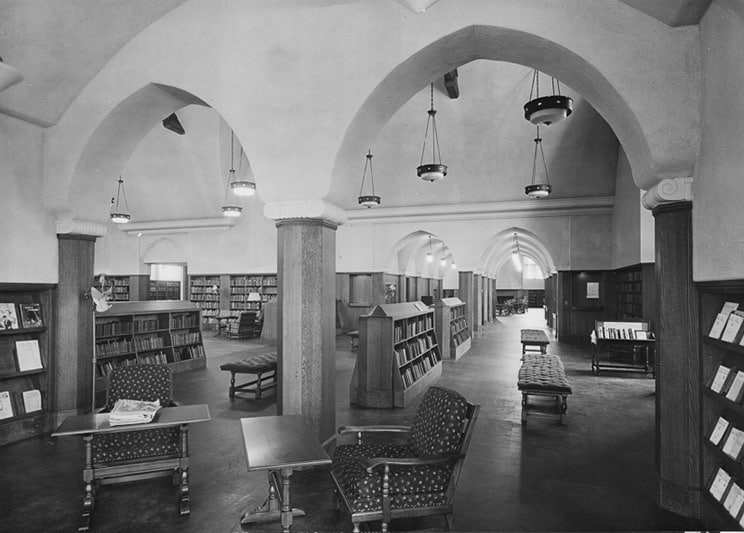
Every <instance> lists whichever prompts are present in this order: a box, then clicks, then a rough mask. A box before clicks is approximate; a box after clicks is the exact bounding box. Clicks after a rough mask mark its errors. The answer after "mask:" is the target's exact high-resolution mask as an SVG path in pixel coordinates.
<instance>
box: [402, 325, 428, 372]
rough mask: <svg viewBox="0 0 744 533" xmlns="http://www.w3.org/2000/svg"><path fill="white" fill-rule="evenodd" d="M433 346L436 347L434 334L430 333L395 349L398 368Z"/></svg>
mask: <svg viewBox="0 0 744 533" xmlns="http://www.w3.org/2000/svg"><path fill="white" fill-rule="evenodd" d="M435 346H437V339H436V337H434V333H433V332H430V333H428V334H427V335H426V336H422V337H418V338H416V339H413V340H411V341H408V342H407V343H406V344H403V345H401V346H398V347H397V348H395V360H396V362H397V363H398V366H403V365H405V364H406V363H408V362H410V361H412V360H413V359H416V358H417V357H419V356H421V355H422V354H424V353H426V352H428V351H429V350H431V349H432V348H434V347H435Z"/></svg>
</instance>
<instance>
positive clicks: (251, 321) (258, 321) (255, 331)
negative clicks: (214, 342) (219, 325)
mask: <svg viewBox="0 0 744 533" xmlns="http://www.w3.org/2000/svg"><path fill="white" fill-rule="evenodd" d="M262 327H263V318H262V317H261V316H260V313H259V312H256V311H241V312H240V314H239V315H238V318H237V319H235V320H231V321H229V322H228V323H227V328H226V329H225V335H226V336H227V338H228V339H250V338H252V337H260V336H261V329H262Z"/></svg>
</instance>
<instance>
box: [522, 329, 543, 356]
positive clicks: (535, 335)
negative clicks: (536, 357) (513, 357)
mask: <svg viewBox="0 0 744 533" xmlns="http://www.w3.org/2000/svg"><path fill="white" fill-rule="evenodd" d="M521 334H522V353H525V352H526V351H527V347H528V346H537V349H538V350H540V353H546V351H547V347H548V344H550V340H549V339H548V336H547V335H546V334H545V332H544V331H543V330H541V329H523V330H522V331H521Z"/></svg>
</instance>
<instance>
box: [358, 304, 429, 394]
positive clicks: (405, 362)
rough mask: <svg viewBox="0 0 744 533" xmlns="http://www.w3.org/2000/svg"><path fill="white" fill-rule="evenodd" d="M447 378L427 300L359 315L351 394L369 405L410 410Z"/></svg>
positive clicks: (384, 307) (377, 308)
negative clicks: (440, 381) (420, 398)
mask: <svg viewBox="0 0 744 533" xmlns="http://www.w3.org/2000/svg"><path fill="white" fill-rule="evenodd" d="M441 375H442V356H441V353H440V347H439V344H438V342H437V335H436V332H435V330H434V311H433V310H432V309H429V308H428V307H427V306H426V305H424V304H423V303H422V302H408V303H400V304H384V305H378V306H376V307H375V308H374V309H372V311H371V312H370V313H369V314H367V315H364V316H361V317H359V353H358V355H357V360H356V365H355V367H354V373H353V375H352V380H351V386H350V391H349V396H350V401H351V403H355V404H358V405H361V406H364V407H377V408H385V407H405V406H406V405H407V404H409V403H410V401H411V400H412V399H413V398H415V397H416V396H418V395H419V394H421V393H422V392H424V391H425V390H426V389H427V388H428V387H429V386H430V385H432V384H433V383H435V382H436V381H437V380H438V379H439V377H440V376H441Z"/></svg>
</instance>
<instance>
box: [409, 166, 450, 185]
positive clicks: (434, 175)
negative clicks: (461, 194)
mask: <svg viewBox="0 0 744 533" xmlns="http://www.w3.org/2000/svg"><path fill="white" fill-rule="evenodd" d="M416 173H417V174H418V177H419V178H421V179H422V180H424V181H432V182H433V181H439V180H441V179H442V178H444V177H445V176H446V175H447V165H441V164H436V163H433V164H430V165H420V166H419V167H417V168H416Z"/></svg>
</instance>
